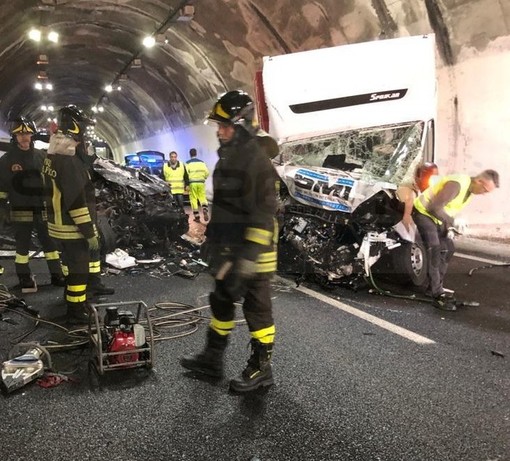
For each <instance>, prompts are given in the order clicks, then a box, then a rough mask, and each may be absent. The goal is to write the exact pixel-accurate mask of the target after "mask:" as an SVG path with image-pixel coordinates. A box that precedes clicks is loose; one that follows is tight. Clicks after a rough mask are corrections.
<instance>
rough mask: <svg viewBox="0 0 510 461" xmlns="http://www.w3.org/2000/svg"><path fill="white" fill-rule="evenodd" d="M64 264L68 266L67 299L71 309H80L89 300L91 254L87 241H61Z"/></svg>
mask: <svg viewBox="0 0 510 461" xmlns="http://www.w3.org/2000/svg"><path fill="white" fill-rule="evenodd" d="M60 243H61V245H62V262H63V263H64V264H65V265H66V266H67V270H68V274H67V277H66V291H65V298H66V302H67V305H68V306H69V307H80V306H82V305H83V304H84V303H85V301H86V300H87V281H88V278H89V262H90V253H89V245H88V242H87V240H86V239H78V240H60Z"/></svg>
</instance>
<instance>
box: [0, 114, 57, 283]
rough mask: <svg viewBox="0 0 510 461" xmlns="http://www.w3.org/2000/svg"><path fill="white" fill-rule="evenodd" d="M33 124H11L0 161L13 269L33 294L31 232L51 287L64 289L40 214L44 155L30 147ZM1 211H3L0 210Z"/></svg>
mask: <svg viewBox="0 0 510 461" xmlns="http://www.w3.org/2000/svg"><path fill="white" fill-rule="evenodd" d="M36 131H37V130H36V127H35V124H34V123H33V122H32V121H30V120H28V119H26V118H25V117H19V118H17V119H16V120H14V121H13V122H12V123H11V127H10V133H11V136H12V138H11V146H10V148H9V150H8V151H7V153H6V154H5V155H4V156H2V158H0V200H1V202H2V204H1V205H0V206H1V207H2V208H3V210H6V209H7V208H6V207H7V200H9V203H10V220H11V222H12V224H13V228H14V236H15V240H16V256H15V260H14V262H15V267H16V274H17V276H18V279H19V284H20V287H21V291H22V293H35V292H36V291H37V284H36V281H35V278H34V277H33V275H32V273H31V271H30V266H29V262H28V259H29V250H30V242H31V236H32V231H33V230H35V231H36V232H37V236H38V238H39V241H40V242H41V245H42V248H43V251H44V256H45V258H46V263H47V264H48V269H49V271H50V274H51V284H52V285H56V286H65V278H64V276H63V274H62V267H61V264H60V256H59V253H58V251H57V244H56V242H55V241H54V240H52V239H51V238H50V237H49V235H48V229H47V227H46V222H45V221H46V213H45V211H44V197H43V194H44V188H43V179H42V176H41V169H42V165H43V160H44V156H45V154H44V153H43V152H42V151H40V150H38V149H35V148H34V142H33V136H34V135H35V134H36ZM4 212H5V211H4Z"/></svg>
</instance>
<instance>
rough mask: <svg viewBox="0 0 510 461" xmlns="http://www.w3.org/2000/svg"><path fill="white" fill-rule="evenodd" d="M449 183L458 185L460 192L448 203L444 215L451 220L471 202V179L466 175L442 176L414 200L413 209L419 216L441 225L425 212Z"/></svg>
mask: <svg viewBox="0 0 510 461" xmlns="http://www.w3.org/2000/svg"><path fill="white" fill-rule="evenodd" d="M450 181H455V182H457V183H459V185H460V191H459V193H458V194H457V196H456V197H455V198H454V199H453V200H451V201H450V202H448V203H447V204H446V206H445V207H444V211H445V213H446V214H447V215H448V216H450V217H452V218H453V217H454V216H455V215H457V213H459V211H460V210H462V209H463V208H464V207H465V206H466V205H467V204H468V203H469V201H470V200H471V194H469V196H468V192H469V186H470V185H471V177H470V176H469V175H467V174H458V175H451V176H442V177H441V179H440V180H439V181H438V182H437V183H436V184H434V185H433V186H430V187H429V188H428V189H425V190H424V191H423V192H422V193H421V194H420V195H418V197H416V198H415V199H414V208H416V210H418V211H419V212H420V213H421V214H424V215H425V216H428V217H429V218H430V219H432V221H434V222H435V223H436V224H439V225H440V224H442V221H441V220H440V219H438V218H436V217H435V216H432V215H431V214H430V213H429V212H428V211H427V207H428V205H429V203H430V202H431V200H432V198H433V197H435V196H436V195H437V194H438V192H439V191H440V190H441V189H442V188H443V186H444V185H445V184H446V183H447V182H450Z"/></svg>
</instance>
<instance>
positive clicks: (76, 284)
mask: <svg viewBox="0 0 510 461" xmlns="http://www.w3.org/2000/svg"><path fill="white" fill-rule="evenodd" d="M93 123H94V122H93V121H92V120H91V119H90V118H88V117H87V116H86V115H85V114H84V113H83V111H81V110H80V109H79V108H78V107H76V106H74V105H68V106H65V107H63V108H61V109H60V110H59V113H58V132H57V133H55V134H54V135H52V136H51V138H50V145H49V148H48V155H47V157H46V159H45V160H44V166H43V176H44V180H45V185H46V187H47V189H48V192H49V199H48V200H47V209H48V230H49V234H50V236H51V237H53V238H55V239H57V240H58V241H59V242H60V243H61V245H62V250H63V260H64V263H65V265H66V266H67V270H68V274H67V285H66V289H65V300H66V303H67V316H68V319H69V320H70V321H72V322H76V321H77V322H86V321H88V310H87V306H86V301H87V282H88V279H89V270H90V269H91V268H92V266H95V265H97V267H94V268H92V269H93V271H94V272H95V273H96V274H97V273H98V272H99V271H100V267H99V239H98V233H97V229H96V226H95V224H94V218H95V213H96V211H95V206H96V204H95V192H94V187H93V185H92V181H91V179H90V175H89V172H88V168H87V165H86V164H85V163H84V161H85V160H86V159H87V157H88V156H87V147H86V142H85V134H86V133H85V131H86V127H87V126H89V125H92V124H93ZM91 255H92V256H91ZM93 255H97V256H93Z"/></svg>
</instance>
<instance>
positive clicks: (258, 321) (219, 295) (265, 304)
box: [209, 274, 275, 343]
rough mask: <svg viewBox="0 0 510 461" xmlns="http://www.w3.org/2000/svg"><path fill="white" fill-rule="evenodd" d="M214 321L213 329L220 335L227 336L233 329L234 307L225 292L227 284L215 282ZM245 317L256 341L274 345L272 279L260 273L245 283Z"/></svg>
mask: <svg viewBox="0 0 510 461" xmlns="http://www.w3.org/2000/svg"><path fill="white" fill-rule="evenodd" d="M209 300H210V303H211V310H212V313H213V318H212V320H211V324H210V327H211V328H212V329H213V330H215V331H216V332H217V333H219V334H220V335H223V336H225V335H228V334H229V333H230V332H231V331H232V329H233V328H234V325H235V322H234V317H235V304H234V300H233V299H232V297H231V296H230V295H229V294H228V290H226V289H225V281H223V280H216V285H215V290H214V292H212V293H211V294H210V296H209ZM243 314H244V318H245V319H246V323H247V324H248V329H249V331H250V334H251V336H252V337H253V338H256V339H258V340H260V341H261V342H262V343H273V342H274V335H275V326H274V320H273V307H272V303H271V276H270V275H267V274H259V275H257V277H256V278H254V279H251V280H247V281H246V290H245V293H244V301H243Z"/></svg>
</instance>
